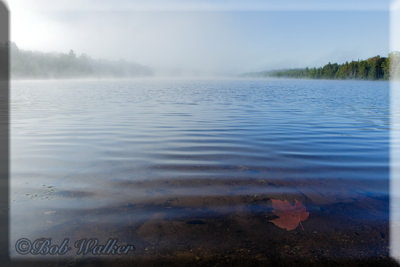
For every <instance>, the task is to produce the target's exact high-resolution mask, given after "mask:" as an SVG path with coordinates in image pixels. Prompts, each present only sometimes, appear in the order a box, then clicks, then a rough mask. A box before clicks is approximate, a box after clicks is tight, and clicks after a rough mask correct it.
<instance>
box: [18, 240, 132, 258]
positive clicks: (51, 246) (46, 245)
mask: <svg viewBox="0 0 400 267" xmlns="http://www.w3.org/2000/svg"><path fill="white" fill-rule="evenodd" d="M72 249H74V250H75V254H76V255H82V256H85V255H92V256H102V255H126V254H128V253H129V252H132V251H135V250H136V248H135V246H134V245H129V244H128V245H121V244H119V243H118V239H112V238H110V239H108V240H107V242H105V243H100V242H99V240H98V239H97V238H83V239H79V240H76V241H75V242H74V244H73V247H72V246H70V240H69V238H65V239H64V240H63V241H62V242H61V243H58V244H55V243H53V242H52V239H51V238H39V239H36V240H33V241H31V240H29V239H28V238H21V239H18V240H17V242H15V250H16V252H17V253H18V254H21V255H28V254H29V255H65V254H66V253H68V252H69V251H71V250H72Z"/></svg>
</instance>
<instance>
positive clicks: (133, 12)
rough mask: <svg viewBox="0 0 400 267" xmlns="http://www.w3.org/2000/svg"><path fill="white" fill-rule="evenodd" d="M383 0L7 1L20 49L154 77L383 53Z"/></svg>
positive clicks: (386, 46) (305, 63)
mask: <svg viewBox="0 0 400 267" xmlns="http://www.w3.org/2000/svg"><path fill="white" fill-rule="evenodd" d="M389 4H390V1H389V0H334V1H332V0H286V1H285V0H280V1H272V0H270V1H266V0H263V1H261V0H247V1H235V0H233V1H227V0H202V1H195V0H181V1H179V0H171V1H167V0H146V1H138V0H136V1H128V0H114V1H106V0H97V1H95V0H86V1H84V0H83V1H77V0H57V1H54V0H35V1H30V0H9V1H8V5H9V9H10V12H11V39H12V41H14V42H16V43H17V45H18V46H19V47H20V48H22V49H29V50H39V51H57V52H67V51H69V50H70V49H73V50H74V51H75V52H76V53H77V54H78V55H79V54H81V53H86V54H88V55H90V56H93V57H97V58H108V59H127V60H130V61H134V62H138V63H141V64H145V65H148V66H151V67H153V68H155V69H156V70H158V71H159V72H161V73H163V72H164V73H165V72H171V71H176V72H177V73H179V72H182V73H185V74H191V73H193V74H195V73H203V74H211V73H217V74H224V73H231V72H233V73H240V72H247V71H258V70H268V69H276V68H287V67H288V68H292V67H304V66H320V65H323V64H325V63H327V62H328V61H331V62H343V61H346V60H352V59H355V60H357V59H358V58H360V59H364V58H367V57H371V56H375V55H378V54H379V55H383V56H386V55H387V54H388V52H389Z"/></svg>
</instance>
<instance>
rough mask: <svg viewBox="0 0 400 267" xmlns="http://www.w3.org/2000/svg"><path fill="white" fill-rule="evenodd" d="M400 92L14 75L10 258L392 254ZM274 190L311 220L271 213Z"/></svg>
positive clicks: (338, 85)
mask: <svg viewBox="0 0 400 267" xmlns="http://www.w3.org/2000/svg"><path fill="white" fill-rule="evenodd" d="M388 87H389V86H388V83H386V82H361V81H308V80H134V81H133V80H124V81H115V80H114V81H112V80H109V81H24V82H22V81H20V82H13V83H12V87H11V186H12V189H11V238H10V239H11V245H10V247H11V250H12V251H11V254H12V255H13V256H18V254H17V253H16V252H15V250H14V249H13V248H14V244H15V241H16V240H17V239H19V238H21V237H26V238H30V239H32V240H34V239H35V238H39V237H52V238H53V240H63V239H64V238H65V237H68V238H70V239H71V240H80V239H82V238H90V237H96V238H98V239H100V240H103V241H106V240H107V239H108V238H110V237H113V238H117V239H118V240H120V242H125V243H128V244H134V245H135V247H136V251H135V252H134V253H132V255H131V256H134V257H147V256H149V257H161V256H163V257H172V258H177V257H178V258H185V257H186V258H189V259H192V258H193V259H195V260H199V261H201V260H206V259H212V258H213V257H214V258H215V257H217V256H218V255H234V256H235V257H247V258H248V257H250V258H253V259H258V260H263V259H264V260H265V259H271V258H290V257H292V258H299V257H300V258H301V257H303V258H307V259H314V260H319V259H325V258H331V259H332V258H334V259H346V258H358V259H359V258H377V257H387V255H388V219H389V214H388V201H389V200H388V199H389V198H388V184H389V177H388V175H389V172H388V170H389V169H388V164H389V148H388V145H389V139H388V138H389V103H388V102H389V97H388ZM272 200H282V201H283V200H288V201H289V203H290V204H291V205H294V203H295V200H297V202H299V203H302V204H304V206H305V207H306V209H307V212H308V213H309V216H308V217H307V219H305V220H304V221H302V222H301V226H302V227H300V226H299V227H297V228H296V229H294V230H292V231H286V230H285V229H284V228H280V227H278V226H277V225H276V224H274V223H272V222H271V220H274V219H277V218H279V215H277V212H274V210H273V206H272ZM280 216H281V217H284V216H286V215H285V214H284V215H282V214H281V215H280ZM289 217H290V216H289ZM27 222H29V223H27Z"/></svg>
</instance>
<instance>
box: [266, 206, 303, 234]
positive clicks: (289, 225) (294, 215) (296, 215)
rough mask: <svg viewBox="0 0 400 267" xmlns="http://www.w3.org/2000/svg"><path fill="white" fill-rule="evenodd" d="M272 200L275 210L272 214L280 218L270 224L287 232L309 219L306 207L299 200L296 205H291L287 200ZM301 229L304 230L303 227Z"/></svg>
mask: <svg viewBox="0 0 400 267" xmlns="http://www.w3.org/2000/svg"><path fill="white" fill-rule="evenodd" d="M271 200H272V207H273V208H274V209H273V210H272V212H273V213H274V214H275V215H277V216H279V218H277V219H274V220H270V222H272V223H273V224H275V225H276V226H278V227H280V228H284V229H286V230H287V231H290V230H294V229H296V228H297V226H298V225H299V224H300V225H301V221H304V220H306V219H307V218H308V215H309V213H308V212H307V211H306V207H305V206H304V205H303V204H302V203H301V202H300V201H298V200H295V204H294V205H291V204H290V203H289V202H288V201H287V200H284V201H281V200H278V199H271ZM301 228H303V226H302V225H301ZM303 230H304V229H303Z"/></svg>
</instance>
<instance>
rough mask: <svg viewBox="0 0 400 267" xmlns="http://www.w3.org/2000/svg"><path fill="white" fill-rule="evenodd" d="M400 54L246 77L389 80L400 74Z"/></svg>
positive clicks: (253, 74) (259, 73)
mask: <svg viewBox="0 0 400 267" xmlns="http://www.w3.org/2000/svg"><path fill="white" fill-rule="evenodd" d="M399 62H400V52H393V53H390V54H389V57H380V56H376V57H372V58H369V59H367V60H358V61H351V62H346V63H344V64H337V63H333V64H332V63H328V64H326V65H325V66H323V67H320V68H304V69H289V70H276V71H267V72H258V73H251V74H246V76H258V77H260V76H264V77H265V76H268V77H288V78H310V79H359V80H388V79H390V78H391V75H392V76H393V74H396V75H395V76H396V77H399V75H398V74H400V64H399Z"/></svg>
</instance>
